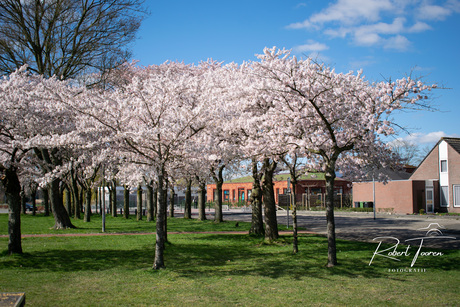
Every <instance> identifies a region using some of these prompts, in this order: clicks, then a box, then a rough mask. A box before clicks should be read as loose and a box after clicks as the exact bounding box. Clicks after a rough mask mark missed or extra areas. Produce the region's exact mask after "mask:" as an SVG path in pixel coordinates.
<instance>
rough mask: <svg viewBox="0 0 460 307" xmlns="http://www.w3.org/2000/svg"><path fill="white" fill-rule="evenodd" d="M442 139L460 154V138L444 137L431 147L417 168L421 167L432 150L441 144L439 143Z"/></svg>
mask: <svg viewBox="0 0 460 307" xmlns="http://www.w3.org/2000/svg"><path fill="white" fill-rule="evenodd" d="M442 141H446V143H447V144H449V145H450V146H451V147H452V148H453V149H454V150H455V151H456V152H458V153H459V154H460V138H450V137H442V138H441V139H440V140H439V141H438V142H437V143H436V145H434V146H433V148H431V150H430V152H429V153H428V154H427V155H426V156H425V158H423V160H422V162H420V164H419V165H418V167H417V168H419V167H420V165H422V164H423V162H425V160H426V158H427V157H428V156H429V155H430V154H431V152H432V151H433V150H434V149H435V148H436V147H438V146H439V143H441V142H442Z"/></svg>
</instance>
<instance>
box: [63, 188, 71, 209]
mask: <svg viewBox="0 0 460 307" xmlns="http://www.w3.org/2000/svg"><path fill="white" fill-rule="evenodd" d="M64 194H65V209H66V210H67V214H69V216H71V215H72V195H71V194H70V189H69V188H68V187H67V188H66V189H65V190H64Z"/></svg>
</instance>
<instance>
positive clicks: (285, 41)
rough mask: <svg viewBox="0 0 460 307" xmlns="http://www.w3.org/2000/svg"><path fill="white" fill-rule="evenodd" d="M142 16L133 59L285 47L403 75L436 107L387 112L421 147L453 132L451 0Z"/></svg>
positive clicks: (152, 4) (375, 76)
mask: <svg viewBox="0 0 460 307" xmlns="http://www.w3.org/2000/svg"><path fill="white" fill-rule="evenodd" d="M146 4H147V6H148V9H149V10H150V12H151V15H150V16H149V17H148V18H147V19H146V20H145V21H144V23H143V24H142V27H141V29H140V32H139V39H138V40H137V41H136V42H135V43H134V45H133V51H134V55H133V58H134V59H136V60H139V61H140V64H141V65H150V64H161V63H163V62H165V61H167V60H172V61H175V60H177V61H183V62H185V63H199V62H200V61H206V60H207V59H208V58H213V59H215V60H218V61H224V62H225V63H230V62H237V63H241V62H243V61H245V60H255V56H254V55H255V54H258V53H261V52H262V50H263V48H264V47H273V46H277V47H279V48H283V47H284V48H286V49H292V50H293V53H294V54H295V55H297V56H299V57H300V56H311V57H314V58H316V59H319V60H321V61H323V62H325V63H326V64H328V65H330V66H333V67H335V68H336V71H338V72H348V71H350V70H353V71H356V70H358V69H362V70H363V72H364V75H365V76H366V77H367V79H368V80H370V81H381V80H383V79H387V78H391V79H397V78H400V77H402V76H405V75H406V74H409V73H411V72H412V74H413V75H414V76H423V77H424V80H425V81H426V82H427V83H430V84H431V83H437V84H438V85H440V86H443V87H446V88H449V89H445V90H436V91H435V92H434V100H433V104H434V105H436V107H438V108H439V109H440V110H441V111H440V112H426V111H424V112H414V113H407V114H400V115H397V116H396V120H397V122H398V123H399V124H400V125H402V126H404V127H407V128H409V129H410V130H411V132H412V134H411V135H408V134H401V135H400V137H401V138H405V139H410V140H412V141H414V142H416V143H418V144H421V145H422V146H426V145H432V144H433V143H434V142H436V141H437V140H439V138H440V137H442V136H456V137H460V124H459V122H460V59H459V56H460V33H459V32H460V0H443V1H434V0H433V1H431V0H335V1H322V0H304V1H301V0H299V1H297V0H284V1H281V0H244V1H241V0H232V1H227V0H221V1H217V0H214V1H208V0H205V1H200V0H195V1H190V0H188V1H186V0H168V1H166V0H163V1H155V0H147V1H146Z"/></svg>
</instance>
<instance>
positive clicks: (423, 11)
mask: <svg viewBox="0 0 460 307" xmlns="http://www.w3.org/2000/svg"><path fill="white" fill-rule="evenodd" d="M417 13H418V14H417V17H418V18H419V19H422V20H444V19H446V17H447V16H449V15H450V14H452V10H451V9H449V8H447V7H442V6H439V5H423V6H421V7H420V8H419V9H418V12H417Z"/></svg>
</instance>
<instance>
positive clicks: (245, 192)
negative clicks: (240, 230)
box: [207, 173, 351, 203]
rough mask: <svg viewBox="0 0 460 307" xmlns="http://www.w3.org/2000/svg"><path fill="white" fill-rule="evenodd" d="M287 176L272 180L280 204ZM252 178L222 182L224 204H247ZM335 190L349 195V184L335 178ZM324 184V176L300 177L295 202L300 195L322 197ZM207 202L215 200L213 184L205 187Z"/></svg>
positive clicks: (286, 187) (285, 189) (300, 197)
mask: <svg viewBox="0 0 460 307" xmlns="http://www.w3.org/2000/svg"><path fill="white" fill-rule="evenodd" d="M288 177H290V176H289V175H288V174H278V175H275V176H274V178H273V184H274V192H275V201H276V203H279V202H280V195H285V194H286V192H287V189H288ZM252 184H253V178H252V177H251V176H247V177H242V178H237V179H233V180H229V181H226V182H224V184H223V185H222V193H223V197H222V199H223V201H224V202H231V203H236V202H248V201H249V198H250V197H251V192H252ZM335 190H336V193H337V194H350V193H351V182H350V181H348V180H345V179H342V178H336V180H335ZM325 192H326V183H325V180H324V174H321V173H309V174H307V175H304V176H302V177H301V178H300V179H299V180H298V183H297V186H296V201H297V202H301V201H302V195H305V194H306V195H314V196H317V195H324V194H325ZM207 200H208V201H215V200H217V190H216V185H215V184H208V185H207Z"/></svg>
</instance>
